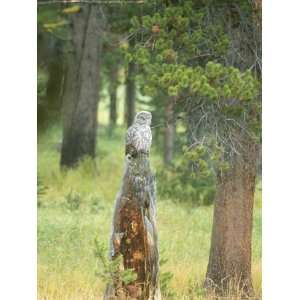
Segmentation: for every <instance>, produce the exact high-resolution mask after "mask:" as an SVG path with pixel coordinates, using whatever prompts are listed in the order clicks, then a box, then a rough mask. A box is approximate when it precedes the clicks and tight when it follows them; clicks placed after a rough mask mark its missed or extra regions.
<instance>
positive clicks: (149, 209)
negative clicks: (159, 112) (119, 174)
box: [104, 153, 161, 300]
mask: <svg viewBox="0 0 300 300" xmlns="http://www.w3.org/2000/svg"><path fill="white" fill-rule="evenodd" d="M157 243H158V241H157V228H156V193H155V179H154V176H153V174H152V172H151V169H150V162H149V155H148V154H144V153H137V156H135V157H134V158H131V159H130V160H128V161H127V163H126V169H125V173H124V176H123V180H122V187H121V190H120V193H119V194H118V196H117V199H116V203H115V210H114V216H113V225H112V235H111V247H110V248H111V249H110V259H111V260H114V259H116V258H117V257H118V256H120V255H121V256H122V258H123V260H122V266H120V268H121V269H125V270H126V269H133V270H134V272H135V273H136V275H137V278H136V280H135V281H133V282H131V283H129V284H128V283H127V284H126V283H124V282H123V281H122V280H121V278H114V281H113V283H112V284H109V285H108V286H107V289H106V292H105V295H104V300H121V299H124V300H125V299H132V300H160V299H161V295H160V289H159V280H158V276H159V253H158V244H157Z"/></svg>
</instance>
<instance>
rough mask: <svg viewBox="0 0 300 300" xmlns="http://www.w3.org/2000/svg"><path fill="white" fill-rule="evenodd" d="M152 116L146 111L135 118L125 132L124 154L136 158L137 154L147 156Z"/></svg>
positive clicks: (150, 139) (149, 145)
mask: <svg viewBox="0 0 300 300" xmlns="http://www.w3.org/2000/svg"><path fill="white" fill-rule="evenodd" d="M151 120H152V115H151V113H150V112H148V111H141V112H139V113H137V115H136V116H135V119H134V122H133V124H132V126H130V127H129V128H128V130H127V136H126V149H125V154H126V155H128V156H129V158H131V157H136V156H137V154H138V153H144V154H149V152H150V147H151V143H152V133H151V128H150V125H151Z"/></svg>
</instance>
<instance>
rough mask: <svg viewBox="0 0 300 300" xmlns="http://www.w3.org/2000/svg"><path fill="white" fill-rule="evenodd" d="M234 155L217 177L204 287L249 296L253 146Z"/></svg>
mask: <svg viewBox="0 0 300 300" xmlns="http://www.w3.org/2000/svg"><path fill="white" fill-rule="evenodd" d="M247 149H248V151H249V152H248V154H247V155H238V156H236V157H235V158H234V161H233V163H232V166H231V167H230V169H229V170H227V171H224V172H220V174H219V175H218V177H217V195H216V199H215V209H214V219H213V231H212V238H211V249H210V256H209V263H208V269H207V274H206V283H205V284H206V287H208V288H216V291H217V292H221V293H222V294H224V293H225V294H226V291H227V290H228V289H232V290H237V289H238V290H241V291H242V292H243V293H244V294H245V295H248V296H252V295H253V288H252V281H251V239H252V216H253V203H254V192H255V177H256V157H257V146H256V145H248V148H247Z"/></svg>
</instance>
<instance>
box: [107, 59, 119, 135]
mask: <svg viewBox="0 0 300 300" xmlns="http://www.w3.org/2000/svg"><path fill="white" fill-rule="evenodd" d="M117 89H118V65H115V66H112V67H111V70H110V78H109V98H110V106H109V127H110V131H111V132H112V131H113V129H114V127H115V126H116V124H117V118H118V115H117Z"/></svg>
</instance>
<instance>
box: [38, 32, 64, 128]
mask: <svg viewBox="0 0 300 300" xmlns="http://www.w3.org/2000/svg"><path fill="white" fill-rule="evenodd" d="M37 54H38V61H37V62H38V68H40V69H42V70H44V71H45V72H47V73H48V81H47V87H46V95H45V96H44V97H43V98H42V99H40V100H41V102H42V105H38V128H39V129H41V128H46V126H47V125H48V124H49V123H50V122H53V121H57V120H59V119H60V117H61V107H62V91H63V82H64V74H65V68H64V60H63V44H62V42H61V41H60V40H59V39H58V38H56V37H54V36H53V35H51V34H50V33H47V32H44V31H42V30H41V29H40V28H39V26H38V51H37Z"/></svg>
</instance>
